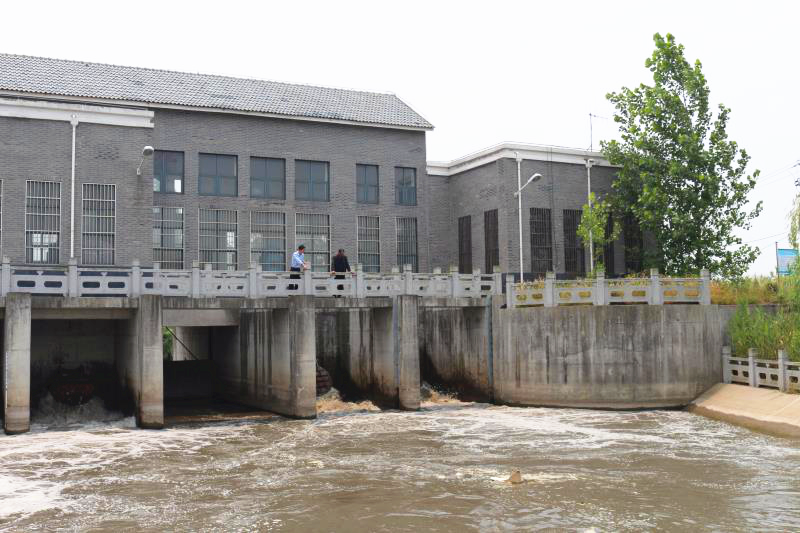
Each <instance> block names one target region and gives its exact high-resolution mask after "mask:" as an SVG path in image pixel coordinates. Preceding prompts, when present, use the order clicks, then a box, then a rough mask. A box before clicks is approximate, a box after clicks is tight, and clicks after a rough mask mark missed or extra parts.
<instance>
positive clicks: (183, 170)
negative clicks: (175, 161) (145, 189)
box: [153, 150, 186, 194]
mask: <svg viewBox="0 0 800 533" xmlns="http://www.w3.org/2000/svg"><path fill="white" fill-rule="evenodd" d="M162 154H180V156H181V175H180V182H181V190H180V191H175V190H172V191H165V190H164V181H163V180H164V179H167V178H169V176H170V175H169V173H168V172H167V162H166V159H165V160H164V161H163V162H162V165H161V167H162V169H163V174H161V173H159V172H157V171H156V163H157V160H158V158H159V157H160V155H162ZM156 182H158V183H159V189H158V190H156V188H155V184H156ZM172 188H173V189H174V188H175V182H174V181H173V183H172ZM153 192H154V193H158V194H184V193H185V192H186V153H185V152H183V151H181V150H155V151H154V152H153Z"/></svg>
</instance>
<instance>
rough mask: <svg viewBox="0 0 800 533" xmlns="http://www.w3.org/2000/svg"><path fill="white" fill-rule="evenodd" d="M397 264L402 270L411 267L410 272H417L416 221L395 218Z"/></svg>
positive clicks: (414, 219)
mask: <svg viewBox="0 0 800 533" xmlns="http://www.w3.org/2000/svg"><path fill="white" fill-rule="evenodd" d="M397 264H398V265H399V266H400V267H401V268H403V267H404V266H405V265H411V270H413V271H414V272H417V271H418V269H419V264H418V262H417V219H416V218H407V217H398V218H397Z"/></svg>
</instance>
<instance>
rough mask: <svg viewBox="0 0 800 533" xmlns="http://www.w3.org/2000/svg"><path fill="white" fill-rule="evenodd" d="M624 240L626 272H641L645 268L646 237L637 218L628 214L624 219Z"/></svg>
mask: <svg viewBox="0 0 800 533" xmlns="http://www.w3.org/2000/svg"><path fill="white" fill-rule="evenodd" d="M622 238H623V239H624V240H625V271H626V272H627V273H628V274H632V273H637V272H641V271H642V269H643V268H644V261H643V256H644V237H643V236H642V228H641V226H640V225H639V221H638V220H636V217H635V216H633V215H632V214H630V213H628V214H626V215H625V218H623V219H622Z"/></svg>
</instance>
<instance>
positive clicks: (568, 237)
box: [564, 209, 586, 278]
mask: <svg viewBox="0 0 800 533" xmlns="http://www.w3.org/2000/svg"><path fill="white" fill-rule="evenodd" d="M581 215H582V212H581V210H580V209H564V271H565V272H566V274H567V275H568V276H569V277H572V278H576V277H578V276H582V275H585V274H586V251H585V249H584V247H583V241H582V240H581V239H580V237H578V226H579V225H580V223H581Z"/></svg>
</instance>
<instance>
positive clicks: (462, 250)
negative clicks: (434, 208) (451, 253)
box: [458, 215, 473, 274]
mask: <svg viewBox="0 0 800 533" xmlns="http://www.w3.org/2000/svg"><path fill="white" fill-rule="evenodd" d="M472 264H473V263H472V216H471V215H464V216H463V217H458V271H459V273H461V274H472V268H473V266H472Z"/></svg>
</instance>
